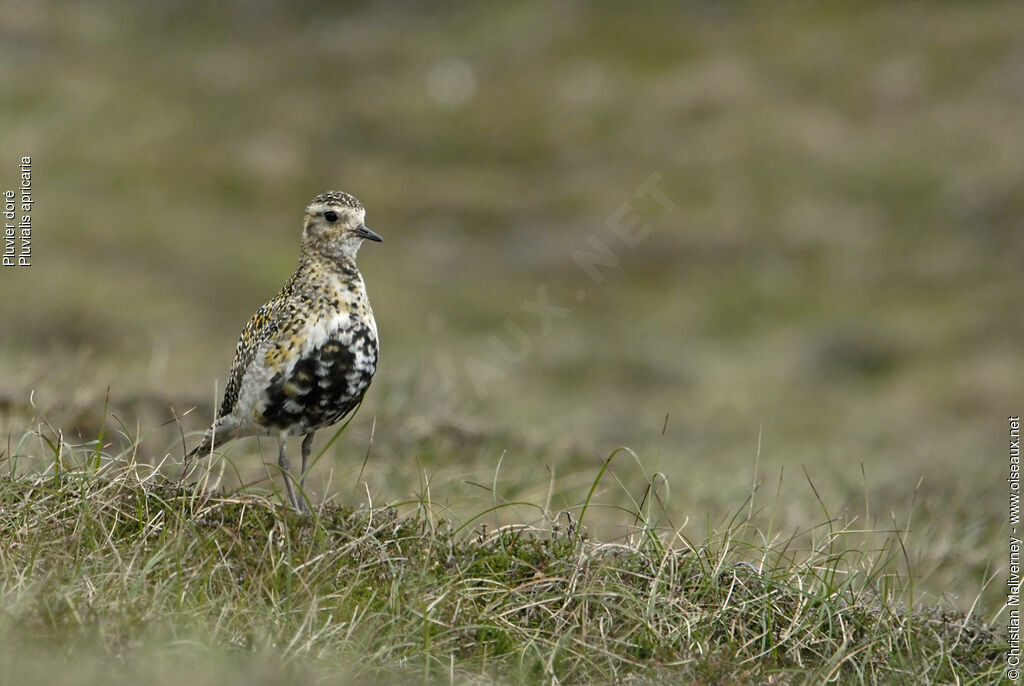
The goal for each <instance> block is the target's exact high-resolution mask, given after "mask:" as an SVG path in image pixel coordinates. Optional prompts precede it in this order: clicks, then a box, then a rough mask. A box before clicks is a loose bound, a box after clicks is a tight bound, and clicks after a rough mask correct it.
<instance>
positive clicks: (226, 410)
mask: <svg viewBox="0 0 1024 686" xmlns="http://www.w3.org/2000/svg"><path fill="white" fill-rule="evenodd" d="M294 282H295V275H294V274H293V275H292V278H290V279H288V282H287V283H286V284H285V285H284V288H282V289H281V292H280V293H278V294H277V295H276V296H275V297H274V298H273V299H272V300H270V301H269V302H268V303H266V304H265V305H264V306H263V307H261V308H260V309H258V310H256V314H254V315H253V316H252V317H251V318H250V319H249V321H248V322H246V324H245V328H243V329H242V335H241V336H239V338H238V345H237V346H236V347H235V360H234V362H232V364H231V373H230V376H229V378H228V385H227V387H226V388H225V389H224V402H222V403H221V407H220V416H221V417H226V416H228V415H229V414H231V411H232V410H234V408H235V403H237V402H238V394H239V391H240V390H241V388H242V378H243V377H244V376H245V372H246V371H247V370H248V369H249V366H250V365H251V364H252V362H253V360H254V359H256V354H257V353H258V352H259V350H260V347H261V346H262V345H263V344H264V343H265V342H266V341H267V339H269V338H272V337H273V336H274V335H275V334H276V333H277V332H278V329H279V328H280V321H279V317H278V315H279V310H280V307H279V305H280V304H281V303H282V302H285V301H286V300H287V298H288V296H289V294H290V293H291V290H292V286H293V284H294Z"/></svg>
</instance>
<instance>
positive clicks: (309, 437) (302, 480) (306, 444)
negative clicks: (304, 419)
mask: <svg viewBox="0 0 1024 686" xmlns="http://www.w3.org/2000/svg"><path fill="white" fill-rule="evenodd" d="M315 433H316V432H315V431H310V432H309V433H308V434H306V437H305V438H304V439H303V440H302V475H301V476H300V477H299V490H300V491H303V492H305V490H306V469H308V465H307V463H308V462H309V454H310V453H311V452H312V451H313V434H315Z"/></svg>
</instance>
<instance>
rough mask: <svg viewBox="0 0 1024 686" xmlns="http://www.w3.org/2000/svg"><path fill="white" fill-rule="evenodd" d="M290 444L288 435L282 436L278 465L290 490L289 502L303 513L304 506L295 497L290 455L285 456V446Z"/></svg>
mask: <svg viewBox="0 0 1024 686" xmlns="http://www.w3.org/2000/svg"><path fill="white" fill-rule="evenodd" d="M287 444H288V434H286V433H282V434H281V452H280V453H278V456H277V464H278V465H279V466H280V467H281V471H282V472H284V474H283V475H282V476H284V487H285V488H286V489H287V490H288V500H290V501H291V503H292V507H294V508H295V509H296V510H299V511H300V512H301V511H302V509H303V508H302V505H301V504H300V503H299V499H298V498H296V497H295V486H293V485H292V474H291V472H290V471H289V468H290V467H291V465H290V464H289V463H288V455H286V454H285V446H286V445H287Z"/></svg>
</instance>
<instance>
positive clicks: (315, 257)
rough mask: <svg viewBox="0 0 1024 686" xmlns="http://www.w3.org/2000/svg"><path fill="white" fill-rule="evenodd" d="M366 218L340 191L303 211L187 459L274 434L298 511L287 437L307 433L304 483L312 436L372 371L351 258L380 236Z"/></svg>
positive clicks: (366, 315) (373, 333) (373, 351)
mask: <svg viewBox="0 0 1024 686" xmlns="http://www.w3.org/2000/svg"><path fill="white" fill-rule="evenodd" d="M364 217H365V210H364V209H363V207H362V205H361V204H360V203H359V201H358V200H356V199H355V198H353V197H352V196H350V195H348V194H346V193H340V192H338V191H330V192H328V193H324V194H322V195H319V196H317V197H316V198H314V199H313V201H312V202H311V203H310V204H309V205H308V206H307V208H306V215H305V220H304V224H303V233H302V248H301V253H300V258H299V264H298V267H297V268H296V269H295V272H294V273H293V274H292V275H291V277H290V278H289V279H288V280H287V281H286V282H285V285H284V286H283V287H282V288H281V291H280V292H279V293H278V294H277V295H276V296H275V297H274V298H272V299H271V300H270V301H269V302H267V303H266V304H265V305H263V307H261V308H259V309H258V310H257V311H256V314H254V315H253V316H252V317H251V318H250V319H249V321H248V322H247V323H246V325H245V326H244V327H243V329H242V333H241V335H240V337H239V340H238V345H237V346H236V348H235V358H234V362H233V363H232V365H231V371H230V372H229V374H228V383H227V387H226V388H225V390H224V400H223V402H222V403H221V408H220V414H219V416H218V417H217V420H216V421H215V422H214V423H213V425H212V426H211V427H210V428H209V429H208V430H207V432H206V434H205V435H204V437H203V441H202V442H201V443H200V444H199V446H198V447H196V449H195V450H193V451H192V452H191V453H190V455H203V454H207V453H209V452H210V451H212V450H213V449H214V448H216V447H217V446H219V445H221V444H222V443H224V442H226V441H229V440H231V439H233V438H236V437H239V436H245V435H253V434H276V435H277V436H278V437H279V439H280V454H279V464H280V465H281V468H282V470H283V471H284V472H285V485H286V487H287V490H288V495H289V499H290V500H291V502H292V505H293V506H294V507H296V508H297V509H303V503H302V502H301V501H300V500H299V499H298V497H297V496H296V494H295V492H294V489H293V486H292V481H291V477H290V474H288V473H287V472H288V460H287V457H286V453H285V439H286V438H287V437H288V436H289V435H299V434H305V436H306V438H305V440H304V441H303V443H302V456H303V475H302V477H301V478H303V479H304V477H305V472H306V461H307V459H308V456H309V451H310V449H311V446H312V439H313V434H314V433H315V432H316V431H317V430H318V429H321V428H323V427H326V426H329V425H331V424H333V423H335V422H337V421H339V420H340V419H342V418H343V417H344V416H345V415H346V414H348V413H349V412H350V411H351V410H352V409H353V408H354V407H356V405H358V404H359V402H360V401H361V400H362V397H363V394H364V393H365V392H366V389H367V387H368V386H369V384H370V381H371V380H372V378H373V374H374V372H375V371H376V366H377V352H378V343H377V325H376V322H375V321H374V318H373V310H372V309H371V308H370V301H369V299H368V298H367V295H366V287H365V285H364V283H363V278H362V275H361V274H360V273H359V270H358V269H357V268H356V264H355V258H356V253H357V252H358V250H359V247H360V245H361V244H362V242H363V240H365V239H369V240H374V241H380V240H381V238H380V236H378V235H377V234H376V233H374V232H373V231H371V230H370V229H368V228H366V226H365V224H364V223H363V220H364ZM301 485H302V481H301V479H300V487H301Z"/></svg>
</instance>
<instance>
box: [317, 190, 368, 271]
mask: <svg viewBox="0 0 1024 686" xmlns="http://www.w3.org/2000/svg"><path fill="white" fill-rule="evenodd" d="M365 219H366V210H365V209H363V206H362V204H360V202H359V201H358V200H356V199H355V198H354V197H352V196H351V195H349V194H348V193H342V192H340V191H327V192H326V193H321V194H320V195H318V196H316V197H315V198H313V201H312V202H311V203H309V205H307V206H306V218H305V221H304V222H303V229H302V246H303V249H309V250H312V251H314V252H317V253H320V254H322V255H324V256H327V257H332V258H335V259H337V258H339V257H345V258H348V259H350V260H353V261H354V260H355V258H356V253H357V252H359V246H361V245H362V244H363V241H364V240H367V239H368V240H371V241H377V242H380V241H381V240H383V239H382V238H381V237H380V236H378V235H377V234H376V233H374V232H373V231H371V230H370V229H368V228H367V227H366V224H365V223H364V221H365Z"/></svg>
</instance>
